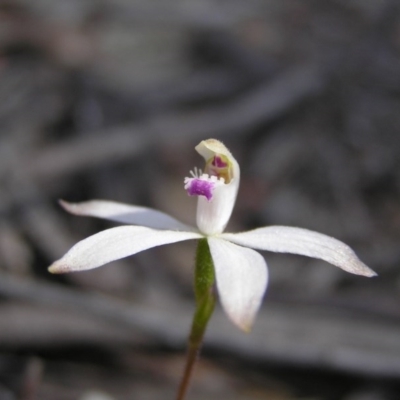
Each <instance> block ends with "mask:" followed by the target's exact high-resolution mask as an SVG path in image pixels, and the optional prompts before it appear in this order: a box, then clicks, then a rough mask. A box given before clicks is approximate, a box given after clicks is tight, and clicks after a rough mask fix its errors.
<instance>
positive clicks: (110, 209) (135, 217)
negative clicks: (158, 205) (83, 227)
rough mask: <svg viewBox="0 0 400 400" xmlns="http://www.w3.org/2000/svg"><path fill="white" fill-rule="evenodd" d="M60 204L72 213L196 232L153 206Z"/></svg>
mask: <svg viewBox="0 0 400 400" xmlns="http://www.w3.org/2000/svg"><path fill="white" fill-rule="evenodd" d="M60 204H61V205H62V206H63V208H64V209H65V210H67V211H68V212H69V213H71V214H75V215H81V216H87V217H98V218H104V219H108V220H111V221H116V222H121V223H123V224H129V225H141V226H147V227H148V228H154V229H168V230H178V231H189V232H195V231H196V230H195V228H193V227H191V226H188V225H185V224H183V223H182V222H180V221H178V220H177V219H175V218H173V217H171V216H169V215H168V214H165V213H163V212H161V211H158V210H153V209H152V208H147V207H139V206H132V205H130V204H124V203H117V202H115V201H107V200H91V201H85V202H82V203H68V202H66V201H64V200H60Z"/></svg>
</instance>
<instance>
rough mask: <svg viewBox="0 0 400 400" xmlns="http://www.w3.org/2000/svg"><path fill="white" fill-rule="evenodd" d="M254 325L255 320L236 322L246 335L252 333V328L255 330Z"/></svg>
mask: <svg viewBox="0 0 400 400" xmlns="http://www.w3.org/2000/svg"><path fill="white" fill-rule="evenodd" d="M253 323H254V321H253V320H252V321H248V320H246V321H241V322H235V321H234V324H235V325H236V326H237V327H238V328H239V329H240V330H241V331H243V332H244V333H250V332H251V330H252V328H253Z"/></svg>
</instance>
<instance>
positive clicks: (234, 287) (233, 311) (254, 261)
mask: <svg viewBox="0 0 400 400" xmlns="http://www.w3.org/2000/svg"><path fill="white" fill-rule="evenodd" d="M208 244H209V246H210V252H211V256H212V259H213V262H214V267H215V275H216V281H217V289H218V293H219V296H220V299H221V303H222V306H223V308H224V310H225V311H226V313H227V314H228V316H229V318H230V319H231V320H232V321H233V322H234V323H235V324H236V325H237V326H239V328H241V329H243V330H244V331H249V330H250V329H251V326H252V324H253V321H254V318H255V316H256V314H257V311H258V309H259V307H260V305H261V301H262V298H263V295H264V293H265V289H266V287H267V281H268V271H267V265H266V262H265V260H264V258H263V257H262V256H261V255H260V254H259V253H257V252H256V251H254V250H251V249H247V248H245V247H241V246H236V245H235V244H233V243H229V242H227V241H225V240H222V239H219V238H215V237H214V238H208Z"/></svg>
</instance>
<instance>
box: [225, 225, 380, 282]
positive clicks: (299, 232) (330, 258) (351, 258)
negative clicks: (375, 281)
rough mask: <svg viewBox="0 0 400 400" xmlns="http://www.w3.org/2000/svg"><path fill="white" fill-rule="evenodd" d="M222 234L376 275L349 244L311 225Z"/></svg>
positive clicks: (241, 242)
mask: <svg viewBox="0 0 400 400" xmlns="http://www.w3.org/2000/svg"><path fill="white" fill-rule="evenodd" d="M221 237H222V238H224V239H226V240H229V241H231V242H233V243H236V244H239V245H241V246H248V247H252V248H254V249H258V250H268V251H274V252H277V253H292V254H301V255H303V256H308V257H313V258H319V259H321V260H324V261H327V262H329V263H331V264H333V265H336V266H337V267H339V268H341V269H343V270H345V271H347V272H350V273H352V274H357V275H364V276H375V275H376V273H375V272H374V271H372V270H371V269H370V268H368V267H367V266H366V265H365V264H364V263H363V262H362V261H360V260H359V258H358V257H357V256H356V254H355V253H354V251H353V250H352V249H351V248H350V247H349V246H347V245H346V244H344V243H343V242H341V241H339V240H337V239H334V238H332V237H330V236H327V235H323V234H321V233H318V232H314V231H309V230H308V229H301V228H293V227H288V226H268V227H265V228H259V229H254V230H252V231H248V232H242V233H225V234H222V235H221Z"/></svg>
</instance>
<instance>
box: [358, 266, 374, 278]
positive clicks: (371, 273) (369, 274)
mask: <svg viewBox="0 0 400 400" xmlns="http://www.w3.org/2000/svg"><path fill="white" fill-rule="evenodd" d="M360 275H363V276H366V277H368V278H373V277H375V276H378V274H377V273H376V272H375V271H373V270H372V269H370V268H368V267H367V269H366V270H365V271H364V273H362V274H360Z"/></svg>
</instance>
